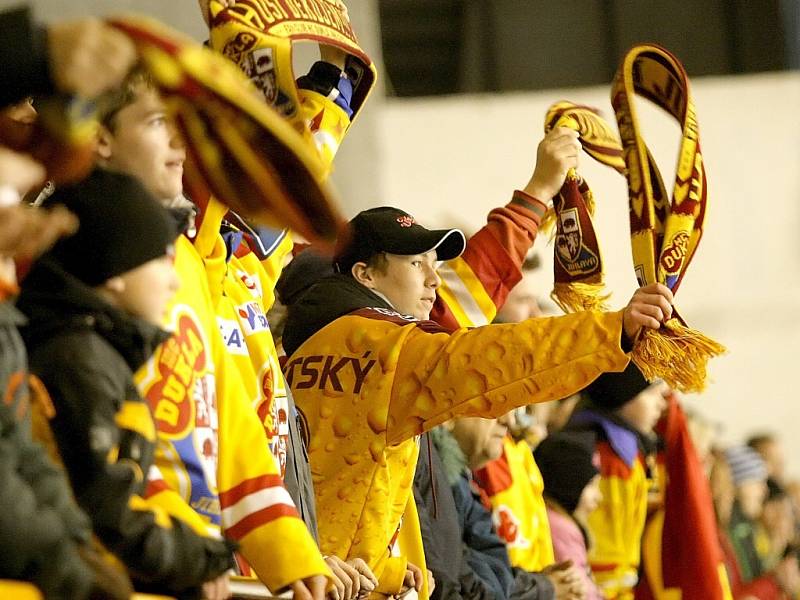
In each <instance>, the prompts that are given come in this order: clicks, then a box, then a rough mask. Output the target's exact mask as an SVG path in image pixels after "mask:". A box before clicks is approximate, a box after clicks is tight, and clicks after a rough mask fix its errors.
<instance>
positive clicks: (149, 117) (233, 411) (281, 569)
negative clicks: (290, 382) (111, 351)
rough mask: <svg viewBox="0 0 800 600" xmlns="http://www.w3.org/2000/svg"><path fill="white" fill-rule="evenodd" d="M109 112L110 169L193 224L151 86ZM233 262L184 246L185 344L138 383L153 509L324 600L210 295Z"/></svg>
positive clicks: (220, 251) (219, 593)
mask: <svg viewBox="0 0 800 600" xmlns="http://www.w3.org/2000/svg"><path fill="white" fill-rule="evenodd" d="M102 111H103V112H102V117H103V119H102V124H103V126H102V127H101V128H100V134H99V143H98V150H97V152H98V155H99V158H100V160H101V162H102V163H103V164H104V165H105V166H107V167H108V168H112V169H117V170H121V171H125V172H127V173H129V174H131V175H134V176H136V177H138V178H139V179H140V180H142V181H143V182H144V183H145V185H146V186H147V188H148V189H149V190H150V191H151V193H153V195H155V196H156V197H157V198H160V199H162V200H163V201H164V202H165V203H166V204H167V205H169V206H171V207H173V208H175V209H176V211H181V210H183V211H184V213H183V214H184V216H187V215H189V214H190V213H191V210H190V205H188V202H187V201H185V200H183V198H182V196H181V191H182V175H183V160H184V157H185V150H184V148H183V146H182V144H181V142H180V140H179V139H178V138H177V136H176V134H175V131H174V129H173V128H172V126H171V125H170V124H169V122H168V120H167V117H166V113H165V108H164V106H163V104H162V102H161V101H160V99H159V97H158V95H157V93H156V92H155V91H154V90H153V89H152V88H151V87H150V86H149V85H148V83H147V80H146V78H145V77H143V76H142V75H141V74H140V73H139V74H137V73H134V74H133V75H131V76H130V77H129V79H128V80H127V81H126V82H125V83H124V84H123V86H122V87H121V88H120V89H119V90H117V91H116V92H115V93H114V94H110V95H109V96H108V97H107V98H106V99H105V101H104V103H103V108H102ZM187 205H188V206H187ZM225 255H226V250H225V246H224V243H223V241H222V239H221V237H220V238H219V239H218V240H217V241H216V242H215V245H214V248H213V249H212V250H211V251H210V252H209V254H208V255H207V256H203V257H201V256H200V255H199V254H198V252H197V250H196V249H195V248H194V246H193V245H192V243H191V242H190V241H189V239H188V238H187V237H186V236H181V237H179V239H178V241H177V242H176V257H175V266H176V269H177V271H178V274H179V277H180V279H181V283H182V286H181V289H180V290H179V292H178V294H177V296H176V298H175V300H174V302H173V304H172V306H171V308H170V311H169V315H168V319H167V322H166V323H165V326H166V327H167V328H168V329H170V330H172V331H174V332H175V335H174V336H173V338H171V339H170V340H169V341H168V342H167V343H165V344H164V345H162V346H161V347H160V348H159V349H158V351H157V352H156V354H155V356H154V357H153V359H151V360H150V361H149V362H148V363H147V365H145V367H144V368H143V369H142V370H141V371H140V372H139V373H138V374H137V380H138V381H137V382H138V384H139V386H140V389H141V390H142V392H143V396H145V398H146V399H147V400H148V402H149V403H150V406H151V409H152V411H153V414H154V417H155V420H156V424H157V427H158V435H159V444H158V447H157V454H156V459H155V465H156V466H155V468H154V470H153V472H151V473H150V484H149V487H148V496H149V500H150V501H151V502H154V503H156V504H159V505H161V506H162V507H164V508H165V509H166V510H167V511H168V512H170V514H173V515H175V516H177V517H179V518H182V519H184V520H186V521H187V522H188V523H190V524H192V525H193V526H194V527H195V529H197V530H198V531H202V532H205V533H206V534H211V535H220V534H224V535H225V536H226V537H230V538H232V539H234V540H236V541H237V542H238V543H239V546H240V552H241V553H242V554H243V555H244V557H245V558H246V559H247V560H248V562H249V563H250V565H251V566H252V567H253V569H254V570H255V571H256V573H257V574H258V576H259V578H260V579H261V580H262V581H263V582H264V583H265V584H266V585H267V586H268V587H269V588H270V589H272V590H275V591H278V590H281V589H283V588H286V587H291V588H292V589H293V591H294V594H295V597H300V598H312V597H313V598H316V599H319V600H321V598H322V597H323V595H324V592H325V588H326V586H327V584H328V579H327V578H328V577H329V576H330V570H329V569H328V568H327V566H326V565H325V563H324V561H323V560H322V556H321V555H320V553H319V550H318V548H317V546H316V544H315V543H314V540H313V539H312V537H311V535H310V534H309V532H308V530H307V529H306V527H305V525H304V524H303V522H302V521H301V520H300V519H299V518H298V515H297V512H296V509H295V507H294V505H293V503H292V501H291V498H290V497H289V495H288V493H287V492H286V490H285V489H284V488H283V484H282V481H281V478H280V474H279V473H278V469H277V467H276V464H275V461H274V460H273V459H272V456H271V455H270V454H269V451H268V449H267V447H266V446H265V444H264V432H263V427H262V426H261V424H260V422H259V420H258V418H257V416H256V414H255V413H254V412H253V410H252V408H251V406H250V403H249V402H248V396H247V393H246V391H245V389H244V387H243V386H242V382H241V378H240V375H239V372H238V371H237V369H236V367H235V366H234V365H233V364H232V363H231V359H230V357H229V355H228V353H227V352H226V350H225V347H224V345H223V341H222V337H221V336H220V334H219V328H218V325H217V320H216V316H215V312H214V308H215V306H216V305H217V304H218V303H219V300H220V298H221V296H222V285H221V282H222V277H221V276H220V278H219V279H218V280H217V281H219V282H220V283H219V285H217V286H216V287H211V286H209V284H208V281H209V280H210V278H209V275H208V274H207V270H208V269H211V270H212V271H214V269H216V270H215V271H214V272H216V273H219V274H220V275H222V274H224V272H225ZM203 259H205V261H204V260H203ZM226 593H227V584H226V582H225V581H224V580H223V581H220V582H217V585H215V586H214V587H212V589H209V590H206V594H207V595H210V596H211V597H220V598H222V597H226Z"/></svg>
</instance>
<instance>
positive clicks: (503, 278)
mask: <svg viewBox="0 0 800 600" xmlns="http://www.w3.org/2000/svg"><path fill="white" fill-rule="evenodd" d="M546 208H547V207H546V205H545V204H544V203H543V202H541V201H539V200H537V199H536V198H534V197H533V196H530V195H529V194H526V193H525V192H523V191H520V190H515V191H514V194H513V196H512V199H511V202H509V203H508V204H507V205H506V206H504V207H502V208H495V209H494V210H492V211H491V212H490V213H489V216H488V218H487V223H486V225H484V226H483V228H481V229H480V231H478V233H476V234H475V235H473V236H472V237H471V238H470V239H469V241H468V242H467V248H466V250H465V251H464V254H463V255H462V256H461V257H460V259H455V260H463V262H464V263H466V264H467V265H468V266H469V268H470V269H471V270H472V272H473V273H474V275H475V277H476V278H477V279H478V280H479V281H480V284H481V285H482V287H483V289H484V291H485V293H486V294H487V295H488V297H489V298H490V299H491V301H492V302H493V303H494V306H495V313H496V311H497V310H499V309H500V308H501V307H502V306H503V304H504V303H505V301H506V298H507V297H508V293H509V292H510V291H511V289H512V288H513V287H514V286H515V285H516V284H517V283H518V282H519V280H520V279H521V278H522V263H523V262H524V260H525V256H526V254H527V253H528V251H529V250H530V248H531V247H532V246H533V242H534V241H535V240H536V234H537V233H538V230H539V223H540V222H541V219H542V216H543V215H544V213H545V210H546ZM486 317H487V320H488V321H491V320H492V319H493V318H494V315H491V317H492V318H491V319H490V318H488V317H489V315H486ZM430 318H431V320H433V321H436V322H438V323H440V324H441V325H443V326H444V327H448V328H453V329H455V328H457V327H459V326H463V325H464V324H463V323H459V322H458V320H457V319H456V317H455V315H454V313H453V311H452V310H451V308H450V307H449V306H448V305H447V303H446V302H445V301H444V300H443V299H442V298H441V297H437V301H436V304H435V305H434V307H433V311H432V312H431V317H430Z"/></svg>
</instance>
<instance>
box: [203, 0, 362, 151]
mask: <svg viewBox="0 0 800 600" xmlns="http://www.w3.org/2000/svg"><path fill="white" fill-rule="evenodd" d="M210 9H211V15H212V17H211V33H210V43H211V47H212V48H214V49H215V50H217V51H218V52H220V53H221V54H222V55H224V56H225V57H227V58H229V59H230V60H232V61H233V62H234V63H236V65H237V66H238V67H239V68H240V69H241V70H242V72H244V73H245V74H246V75H247V77H248V78H249V79H250V81H251V82H252V83H253V84H254V85H255V87H256V88H257V89H258V90H259V92H260V93H261V95H262V96H263V99H264V100H265V101H266V102H267V104H269V105H271V106H273V107H274V108H275V109H276V110H277V111H278V112H279V113H281V114H282V115H284V117H286V118H287V119H288V120H289V122H290V123H291V124H292V125H293V126H294V127H295V129H296V130H297V131H298V132H299V133H300V134H301V135H302V136H303V137H304V138H305V139H306V141H309V142H312V144H311V145H312V146H314V147H316V148H317V150H318V151H319V152H320V154H321V155H322V159H323V162H324V163H325V164H326V165H328V166H329V165H330V164H331V162H332V161H333V156H334V155H335V154H336V151H337V150H338V148H339V144H340V143H341V141H342V139H343V138H344V136H345V134H346V132H347V130H348V128H349V127H350V125H351V123H352V121H353V120H354V119H355V118H356V116H357V115H358V114H359V112H360V109H361V107H362V106H363V105H364V102H365V101H366V99H367V97H368V96H369V93H370V91H371V90H372V88H373V87H374V85H375V80H376V76H377V71H376V70H375V66H374V64H373V63H372V60H371V59H370V58H369V56H368V55H367V53H366V52H364V50H363V49H362V48H361V46H359V44H358V40H357V39H356V35H355V33H354V32H353V28H352V26H351V25H350V19H349V16H348V14H347V8H346V6H345V5H344V3H343V2H341V0H302V1H299V0H238V1H237V2H236V3H235V4H234V5H233V6H229V7H224V6H222V5H221V4H220V3H218V2H215V1H213V0H212V2H211V4H210ZM302 41H306V42H309V41H310V42H316V43H319V44H321V45H323V46H329V47H332V48H335V49H337V50H338V51H341V52H342V53H343V54H344V55H345V59H344V60H345V68H344V71H345V73H346V74H347V76H348V77H349V79H350V82H351V84H352V86H353V97H352V99H351V101H350V108H351V109H352V111H353V114H352V116H351V117H350V118H348V117H347V116H346V115H344V114H343V112H342V111H340V110H336V109H335V107H334V103H333V101H332V100H330V99H328V98H323V97H321V96H320V95H319V94H316V93H313V92H310V91H308V90H303V89H299V88H298V86H297V84H296V77H295V74H294V68H293V65H292V51H293V48H294V45H295V43H297V42H302Z"/></svg>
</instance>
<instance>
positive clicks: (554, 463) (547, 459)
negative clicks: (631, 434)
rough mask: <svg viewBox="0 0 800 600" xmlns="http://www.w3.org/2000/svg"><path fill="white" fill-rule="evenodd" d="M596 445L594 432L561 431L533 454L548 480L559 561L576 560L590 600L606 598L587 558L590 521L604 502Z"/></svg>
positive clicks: (549, 510) (549, 512) (547, 496)
mask: <svg viewBox="0 0 800 600" xmlns="http://www.w3.org/2000/svg"><path fill="white" fill-rule="evenodd" d="M595 442H596V437H595V435H594V433H593V432H591V431H572V432H570V431H561V432H557V433H554V434H552V435H550V436H548V437H546V438H545V439H544V440H543V441H542V443H540V444H539V445H538V446H537V447H536V450H534V452H533V455H534V458H535V459H536V464H537V465H538V466H539V471H540V472H541V473H542V479H543V480H544V498H545V502H546V504H547V517H548V520H549V522H550V535H551V537H552V539H553V552H554V554H555V559H556V560H557V561H559V562H561V561H565V560H571V561H572V564H573V565H575V567H576V569H577V570H578V572H579V573H581V575H582V577H583V578H584V583H585V588H586V590H587V596H586V597H587V600H600V599H601V598H602V597H603V596H602V594H601V593H600V590H599V589H598V588H597V586H596V585H595V583H594V581H593V580H592V576H591V569H590V568H589V560H588V556H587V551H588V550H587V548H588V547H589V546H590V542H591V540H590V539H589V536H588V533H587V531H586V527H587V520H588V517H589V515H590V514H592V512H594V511H595V510H596V509H597V507H598V505H599V504H600V502H601V501H602V499H603V496H602V492H601V491H600V470H599V469H598V467H599V462H600V457H599V456H598V455H597V453H596V452H595Z"/></svg>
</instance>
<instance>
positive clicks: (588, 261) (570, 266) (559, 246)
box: [556, 208, 600, 277]
mask: <svg viewBox="0 0 800 600" xmlns="http://www.w3.org/2000/svg"><path fill="white" fill-rule="evenodd" d="M558 218H559V221H558V233H557V234H556V258H557V259H558V262H559V263H560V264H561V266H562V267H563V268H564V270H565V271H566V272H567V273H568V274H569V275H570V277H576V276H578V275H586V274H589V273H592V272H594V271H595V270H596V269H597V268H598V266H599V264H600V259H599V258H598V257H597V255H596V254H595V253H594V252H592V251H591V250H589V248H587V247H586V245H585V244H584V243H583V234H582V232H581V224H580V220H579V217H578V209H577V208H568V209H566V210H564V211H562V212H561V213H560V214H559V215H558Z"/></svg>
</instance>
